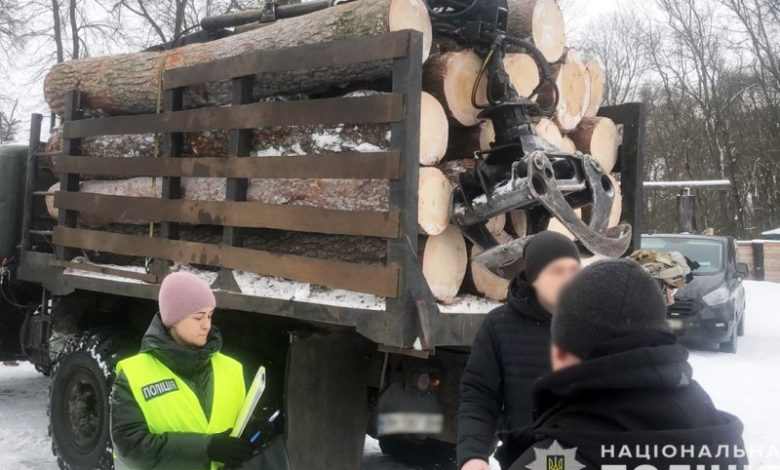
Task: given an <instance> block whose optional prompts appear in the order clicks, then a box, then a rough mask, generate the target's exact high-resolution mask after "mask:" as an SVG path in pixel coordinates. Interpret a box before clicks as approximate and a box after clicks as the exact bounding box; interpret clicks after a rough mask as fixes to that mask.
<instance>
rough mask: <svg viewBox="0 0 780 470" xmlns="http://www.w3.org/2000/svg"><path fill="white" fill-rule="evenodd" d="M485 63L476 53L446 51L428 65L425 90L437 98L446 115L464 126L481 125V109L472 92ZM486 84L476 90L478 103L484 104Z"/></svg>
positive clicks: (481, 83)
mask: <svg viewBox="0 0 780 470" xmlns="http://www.w3.org/2000/svg"><path fill="white" fill-rule="evenodd" d="M481 65H482V61H481V60H480V58H479V57H478V56H477V54H475V53H474V52H473V51H470V50H463V51H457V52H447V53H444V54H439V55H437V56H434V57H432V58H431V60H429V61H428V63H426V64H425V71H424V72H425V73H424V76H423V88H424V89H425V90H426V91H428V92H430V93H431V94H433V95H434V96H436V98H438V99H439V101H441V103H442V104H443V105H444V107H445V110H446V111H447V114H448V115H449V116H450V117H451V118H452V119H453V120H454V121H456V122H458V123H460V124H461V125H463V126H475V125H477V124H478V123H479V120H478V119H477V115H478V114H479V109H477V108H476V107H474V106H473V105H472V103H471V91H472V90H473V88H474V82H476V80H477V75H478V74H479V69H480V67H481ZM485 90H486V85H485V82H480V84H479V87H478V90H477V98H478V103H479V104H485V96H487V95H486V91H485Z"/></svg>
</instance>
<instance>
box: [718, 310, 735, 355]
mask: <svg viewBox="0 0 780 470" xmlns="http://www.w3.org/2000/svg"><path fill="white" fill-rule="evenodd" d="M734 321H736V318H735V319H734ZM737 330H739V324H735V325H734V328H732V329H731V338H729V340H728V341H726V342H725V343H720V351H721V352H725V353H730V354H736V353H737V336H738V331H737Z"/></svg>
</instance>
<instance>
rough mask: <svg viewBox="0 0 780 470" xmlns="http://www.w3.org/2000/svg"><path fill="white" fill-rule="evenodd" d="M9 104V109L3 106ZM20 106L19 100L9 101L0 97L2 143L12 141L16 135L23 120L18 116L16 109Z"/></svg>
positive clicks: (0, 140) (0, 137) (0, 135)
mask: <svg viewBox="0 0 780 470" xmlns="http://www.w3.org/2000/svg"><path fill="white" fill-rule="evenodd" d="M5 105H8V108H9V109H8V111H3V109H2V108H4V107H5ZM18 107H19V100H18V99H17V100H14V101H13V102H9V100H7V99H0V144H2V143H6V142H11V141H13V140H14V138H15V137H16V133H17V131H18V130H19V125H20V124H21V121H20V120H19V119H17V117H16V110H17V108H18Z"/></svg>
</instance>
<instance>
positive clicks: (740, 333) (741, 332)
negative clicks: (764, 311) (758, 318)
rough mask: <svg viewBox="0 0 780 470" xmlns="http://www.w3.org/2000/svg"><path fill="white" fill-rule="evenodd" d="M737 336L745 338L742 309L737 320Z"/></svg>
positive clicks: (743, 310) (743, 309)
mask: <svg viewBox="0 0 780 470" xmlns="http://www.w3.org/2000/svg"><path fill="white" fill-rule="evenodd" d="M737 336H745V308H744V307H743V308H742V316H741V317H740V318H739V324H738V325H737Z"/></svg>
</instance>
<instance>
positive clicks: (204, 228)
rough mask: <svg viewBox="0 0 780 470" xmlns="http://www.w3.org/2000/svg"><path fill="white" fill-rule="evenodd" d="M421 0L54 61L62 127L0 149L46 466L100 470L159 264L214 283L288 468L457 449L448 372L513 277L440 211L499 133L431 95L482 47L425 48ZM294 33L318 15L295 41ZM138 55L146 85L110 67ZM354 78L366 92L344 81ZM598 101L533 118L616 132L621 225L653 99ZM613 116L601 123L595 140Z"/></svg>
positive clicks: (3, 243)
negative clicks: (466, 168) (573, 113)
mask: <svg viewBox="0 0 780 470" xmlns="http://www.w3.org/2000/svg"><path fill="white" fill-rule="evenodd" d="M417 3H418V2H416V1H414V0H392V1H391V0H381V1H376V2H368V1H364V0H359V1H355V2H349V3H347V4H345V5H341V6H339V7H334V8H332V9H331V10H332V11H331V10H328V13H319V15H320V17H319V20H323V19H324V17H325V15H335V14H337V13H339V12H341V14H342V15H345V13H344V12H349V13H350V14H352V15H353V16H351V17H350V18H351V20H350V23H349V24H350V25H351V26H350V27H352V28H354V29H352V30H350V31H347V32H345V31H346V30H345V28H344V27H339V28H336V27H334V28H333V30H330V31H326V30H325V29H317V27H316V26H314V25H315V24H323V25H324V24H333V22H330V23H328V22H327V21H320V22H319V23H316V22H315V21H316V20H318V18H316V16H317V15H318V14H311V15H307V16H305V17H301V18H295V19H289V20H285V21H280V22H278V23H273V24H272V25H270V26H264V27H262V28H257V29H251V30H248V31H247V32H243V33H241V34H235V35H232V36H228V37H224V38H222V39H218V40H214V41H208V42H203V43H196V44H191V45H185V46H183V47H180V48H176V49H170V50H167V51H146V52H142V53H136V54H127V55H124V56H115V57H108V58H90V59H80V60H78V61H72V62H70V63H65V64H60V65H58V66H57V67H55V69H53V70H52V72H51V73H50V74H49V76H47V78H46V95H47V100H48V102H49V105H50V106H51V108H52V109H53V110H54V112H55V113H57V114H58V115H59V116H61V118H62V122H61V125H60V126H59V127H58V129H56V130H53V131H52V133H51V138H50V139H49V140H48V142H42V141H41V127H42V123H43V117H42V116H41V115H33V116H32V121H31V128H30V138H29V145H28V146H26V147H20V146H10V147H2V148H1V149H0V168H2V171H0V178H2V186H1V187H0V198H1V199H0V210H2V211H3V212H2V221H3V227H2V229H3V231H2V232H0V235H2V238H0V249H2V252H1V253H0V256H2V257H3V266H2V268H1V269H0V274H2V281H3V282H2V285H0V287H1V288H2V294H3V295H2V299H3V300H2V304H0V308H1V309H2V313H1V314H0V354H2V356H3V358H13V357H18V356H19V355H23V356H24V357H25V358H26V359H28V360H30V361H31V362H32V363H34V364H35V365H36V367H37V368H38V370H39V371H41V372H42V373H44V374H50V375H51V388H50V406H49V416H50V420H51V422H50V427H49V431H50V434H51V439H52V447H53V450H54V453H55V454H56V456H57V459H58V462H59V465H60V467H61V468H68V469H96V468H111V466H112V459H111V450H110V437H109V392H110V388H111V384H112V380H113V378H114V374H115V372H114V365H115V364H116V362H117V361H118V360H119V359H121V358H122V357H124V356H125V355H127V354H131V353H133V348H134V347H135V348H137V345H138V344H139V341H140V337H141V335H142V334H143V332H144V331H145V328H146V327H147V325H148V324H149V322H150V319H151V318H152V316H153V315H154V314H155V312H156V308H157V307H156V298H157V291H158V288H159V284H160V282H161V280H162V278H163V277H164V276H165V275H166V274H167V273H168V272H171V271H173V270H188V271H191V272H194V273H196V274H197V275H199V276H201V277H202V278H204V279H206V280H208V281H209V282H210V284H211V285H212V287H213V289H214V291H215V295H216V298H217V303H218V313H217V315H215V324H216V325H217V326H218V327H219V328H220V329H221V330H222V331H223V332H224V333H225V338H227V340H226V344H225V349H226V351H227V352H228V353H229V354H231V355H232V356H234V357H237V358H240V359H241V360H242V361H243V363H244V364H245V369H247V370H250V371H251V370H256V369H255V367H256V366H258V365H264V366H265V367H266V369H267V371H268V386H267V389H266V393H265V394H264V396H263V400H264V402H265V403H266V404H267V406H278V407H279V408H283V409H284V413H285V414H284V416H285V429H286V436H287V445H288V449H289V452H290V457H291V460H292V465H293V468H307V469H320V468H345V469H346V468H360V467H361V459H362V452H363V446H364V441H365V436H366V434H369V435H371V436H374V437H376V438H378V439H379V442H380V445H381V448H382V450H383V451H384V452H385V453H388V454H390V455H392V456H394V457H397V458H399V459H402V460H406V461H408V462H410V463H413V464H418V465H428V464H433V463H437V464H442V463H445V464H446V463H447V462H449V465H452V461H453V460H452V459H453V457H454V442H455V441H456V422H457V420H456V416H457V409H458V401H459V400H458V397H459V385H460V377H461V372H462V370H463V367H464V364H465V362H466V360H467V358H468V353H469V347H470V345H471V343H472V341H473V339H474V337H475V335H476V333H477V331H478V329H479V327H480V324H481V322H482V319H483V317H484V315H485V314H486V313H487V312H489V311H490V310H491V309H492V308H494V307H496V306H498V305H499V304H500V301H501V300H502V299H503V298H504V297H505V295H506V287H507V284H506V283H507V282H508V281H506V280H504V279H500V278H498V277H497V276H495V275H493V274H492V273H490V272H488V271H486V270H484V269H481V267H480V266H479V265H478V264H476V263H472V262H471V259H472V258H473V257H474V256H475V255H476V254H478V253H479V247H478V246H476V245H474V246H472V245H471V243H470V242H467V241H466V239H465V238H464V236H463V234H462V233H461V232H460V230H459V229H458V227H457V226H455V225H452V224H450V222H449V216H450V214H449V212H448V211H449V205H450V199H451V197H450V192H451V191H452V189H451V186H452V183H451V181H452V178H451V176H450V175H451V173H452V171H455V172H457V171H461V170H459V168H461V167H462V166H463V165H468V164H469V163H468V162H464V161H463V160H464V159H465V158H466V157H467V156H469V155H471V154H472V153H473V148H471V147H470V146H471V145H477V146H479V145H482V146H484V145H487V144H488V143H489V141H490V139H491V137H490V136H488V137H485V134H486V132H487V133H488V134H489V133H490V132H491V131H490V130H487V131H486V130H485V128H486V127H487V126H485V125H483V126H481V127H480V126H478V124H479V120H475V121H473V122H471V121H469V122H466V123H465V124H464V123H458V122H456V121H457V120H458V119H459V114H458V113H461V114H463V113H464V112H465V113H466V114H468V115H469V116H468V117H465V118H463V119H466V120H469V119H472V118H471V117H470V116H471V114H469V113H471V112H472V111H471V110H470V109H466V108H468V106H469V105H468V104H464V101H463V100H461V103H460V104H458V105H453V103H454V102H453V101H452V100H453V99H455V98H453V97H449V98H448V97H447V96H445V95H448V94H451V93H453V90H455V89H457V88H458V86H459V85H458V84H455V85H452V86H450V85H447V86H446V87H444V86H441V87H438V90H439V92H437V91H436V90H437V87H436V86H435V85H431V86H428V85H425V83H426V81H436V80H439V81H441V80H446V79H447V78H446V77H447V76H448V74H447V73H444V72H443V70H444V68H437V69H436V70H435V71H432V69H431V67H439V65H436V64H442V63H443V62H442V61H443V60H444V59H446V61H447V63H448V64H449V65H450V66H452V65H453V64H454V62H453V61H454V60H456V58H457V56H467V58H466V62H467V63H472V62H473V58H472V57H471V56H469V55H468V54H470V53H464V52H462V51H455V52H452V54H450V55H448V56H446V57H445V58H444V59H443V58H442V56H441V54H448V52H443V50H440V51H439V52H437V55H435V56H433V55H432V59H433V60H432V62H430V63H432V64H434V66H429V65H428V63H426V65H425V67H424V65H423V64H424V62H426V59H427V57H428V54H429V50H430V48H431V31H430V27H426V26H425V25H419V24H412V23H413V22H412V21H411V20H408V18H411V17H413V16H414V15H413V14H412V13H414V14H417V13H419V12H417V11H416V10H414V9H415V8H416V7H418V5H417ZM528 3H534V2H528ZM538 3H539V4H544V3H545V2H543V1H539V2H538ZM553 3H554V2H553ZM361 9H363V10H367V11H362V10H361ZM410 9H411V10H410ZM388 11H389V13H388ZM361 15H363V16H361ZM388 15H389V16H388ZM393 15H400V17H402V18H404V20H403V21H399V19H398V18H395V19H394V17H393ZM418 16H419V15H418ZM363 17H365V18H369V17H370V18H374V20H372V21H368V22H365V24H364V23H361V20H360V18H363ZM375 18H386V19H387V21H385V22H384V23H383V22H381V21H375ZM388 18H389V19H388ZM296 21H299V23H295V22H296ZM304 21H305V22H306V23H303V22H304ZM426 21H427V16H426ZM361 25H362V26H361ZM366 25H368V26H366ZM342 26H343V25H342ZM526 27H530V26H528V25H526ZM301 28H307V29H308V30H309V31H316V33H313V34H311V35H310V36H307V37H306V41H307V42H302V41H303V40H298V39H296V40H295V41H292V40H287V39H289V38H288V37H287V36H286V34H288V33H289V32H292V33H293V34H296V35H297V33H298V31H299V30H301ZM323 28H324V27H323ZM361 28H362V29H361ZM337 33H338V34H337ZM339 34H340V35H342V36H339ZM252 35H254V36H252ZM243 36H246V37H245V38H243V39H242V41H243V42H237V41H239V40H238V39H236V38H241V37H243ZM525 36H530V34H528V32H526V34H525ZM263 37H266V38H267V37H272V38H274V41H275V43H274V46H273V47H270V46H267V44H268V43H267V42H265V43H264V42H263V39H262V38H263ZM286 38H287V39H286ZM230 41H233V42H230ZM248 44H254V45H255V47H249V46H248ZM262 44H266V47H261V46H262ZM258 45H259V46H258ZM561 53H562V52H561ZM453 54H454V55H453ZM554 54H558V52H557V51H556V52H554ZM558 55H560V54H558ZM518 60H522V59H520V58H518ZM127 64H132V67H129V66H128V65H127ZM477 65H479V64H478V63H477ZM445 68H446V67H445ZM455 68H456V69H461V68H462V66H461V65H458V66H457V67H455ZM521 68H522V67H521ZM130 69H132V70H133V76H132V77H131V78H130V79H129V80H130V82H132V83H134V84H138V83H143V81H144V80H146V79H147V78H148V80H149V83H143V86H141V87H140V88H139V89H134V88H129V87H128V86H125V85H123V84H119V83H118V82H117V81H112V80H116V77H117V76H118V75H119V74H120V73H119V72H120V71H124V72H126V73H129V72H128V70H130ZM109 70H112V71H114V72H116V73H113V74H108V73H107V71H109ZM583 70H584V69H583ZM109 75H111V77H113V78H107V77H108V76H109ZM347 76H348V77H350V79H351V80H350V81H352V82H360V87H357V86H351V87H348V88H343V87H341V84H342V83H343V82H344V77H347ZM436 77H439V78H436ZM537 79H538V78H537ZM474 80H476V77H475V76H473V75H472V82H473V81H474ZM334 85H339V87H334ZM340 87H341V88H340ZM361 87H363V88H365V89H368V90H370V91H356V90H360V89H362V88H361ZM335 88H337V89H335ZM461 88H464V89H467V91H468V92H470V91H471V88H472V87H471V86H468V87H463V86H461ZM588 90H590V88H588ZM426 91H427V92H430V94H428V93H426ZM281 95H284V96H285V98H283V99H275V98H268V97H269V96H281ZM258 96H260V97H263V98H262V99H258ZM598 99H599V101H600V96H599V98H598ZM581 100H582V98H581V97H580V101H581ZM442 101H444V105H443V106H442V105H441V104H440V103H441V102H442ZM447 102H449V105H448V104H447ZM570 107H571V106H570ZM570 107H569V109H570ZM591 107H592V106H583V107H582V108H583V109H582V110H581V111H580V116H579V119H578V121H579V120H581V119H582V118H583V117H584V116H585V115H586V113H588V112H590V113H591V114H592V117H590V118H585V119H586V121H587V123H586V125H585V126H584V128H585V131H584V132H585V133H587V135H588V136H590V138H589V139H585V137H583V135H578V134H576V129H577V128H578V123H572V122H570V121H571V119H570V118H566V119H563V118H561V119H560V120H555V121H554V120H552V119H550V120H547V121H537V123H536V127H537V133H540V134H542V133H543V134H544V135H546V136H550V135H553V134H555V133H557V137H547V138H549V139H550V140H555V141H556V142H552V143H553V144H554V145H557V146H560V147H564V146H565V147H571V150H572V151H574V150H576V149H575V140H577V139H579V140H580V141H582V140H587V142H585V143H584V144H583V145H586V146H588V145H592V146H594V149H587V150H586V151H588V152H591V151H592V150H595V147H596V146H597V145H601V144H598V142H597V139H602V140H609V139H612V141H615V139H617V141H616V142H615V143H614V147H615V148H614V152H613V153H614V155H607V156H606V158H607V159H609V158H612V159H614V161H613V162H612V163H611V165H610V170H608V171H610V172H611V173H613V174H614V175H616V176H618V177H619V183H617V180H616V179H614V178H613V177H612V176H610V178H613V179H612V180H611V181H612V182H613V184H614V188H613V189H614V190H615V193H618V192H619V193H620V194H622V198H616V200H617V202H615V205H616V207H617V215H616V218H617V219H618V220H622V221H623V222H627V223H628V224H630V225H632V226H633V229H634V231H633V233H634V241H636V237H637V236H638V234H640V233H641V230H640V223H641V215H642V205H641V204H642V202H641V201H642V194H641V191H642V186H641V181H642V167H643V160H642V139H643V132H644V107H643V105H642V104H639V103H629V104H624V105H619V106H609V107H601V108H599V106H595V108H593V109H592V110H589V109H587V108H591ZM588 119H589V120H588ZM602 120H603V121H602ZM606 122H608V123H609V125H610V129H607V132H606V134H607V135H608V137H592V135H595V134H598V133H599V132H601V133H602V134H604V132H602V131H598V132H597V131H596V130H597V129H598V128H599V126H600V125H601V124H602V123H606ZM562 124H565V126H562ZM469 126H470V127H469ZM545 126H552V128H553V129H551V130H550V132H547V131H544V128H545ZM611 126H614V127H615V128H616V129H620V133H619V134H620V135H619V137H616V136H612V134H611V133H610V132H611ZM561 127H564V128H565V130H566V132H567V136H566V137H564V135H563V134H561V131H560V128H561ZM594 129H595V130H594ZM573 130H574V133H572V131H573ZM448 131H450V132H449V136H448V135H447V133H448ZM453 131H454V132H453ZM466 131H469V132H466ZM553 131H554V132H553ZM442 133H443V134H444V135H445V137H443V140H442ZM467 133H469V136H467V135H466V134H467ZM475 136H476V138H474V137H475ZM570 137H571V138H570ZM466 141H475V142H476V143H475V144H466V143H464V142H466ZM480 141H482V143H481V144H480ZM349 142H352V143H351V144H350V143H349ZM576 144H577V145H579V144H580V143H579V142H576ZM610 145H612V144H610ZM591 153H596V152H591ZM607 153H609V152H607ZM602 165H603V164H602ZM448 168H449V169H450V170H451V169H453V168H454V169H455V170H452V171H450V170H448ZM606 184H609V183H606ZM618 190H619V191H618ZM442 208H443V209H442ZM586 210H587V209H586V208H583V211H586ZM555 222H557V221H555V220H551V221H550V222H549V224H550V225H552V224H554V223H555ZM490 225H491V227H490V230H491V232H493V233H495V234H496V238H499V239H503V238H508V239H512V238H517V237H518V236H522V235H524V234H525V231H526V230H529V233H530V229H528V228H526V227H525V225H526V224H525V221H524V219H523V214H522V213H520V212H518V213H511V214H502V216H501V217H496V218H494V219H491V224H490ZM564 229H565V227H564V228H561V230H564Z"/></svg>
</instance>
